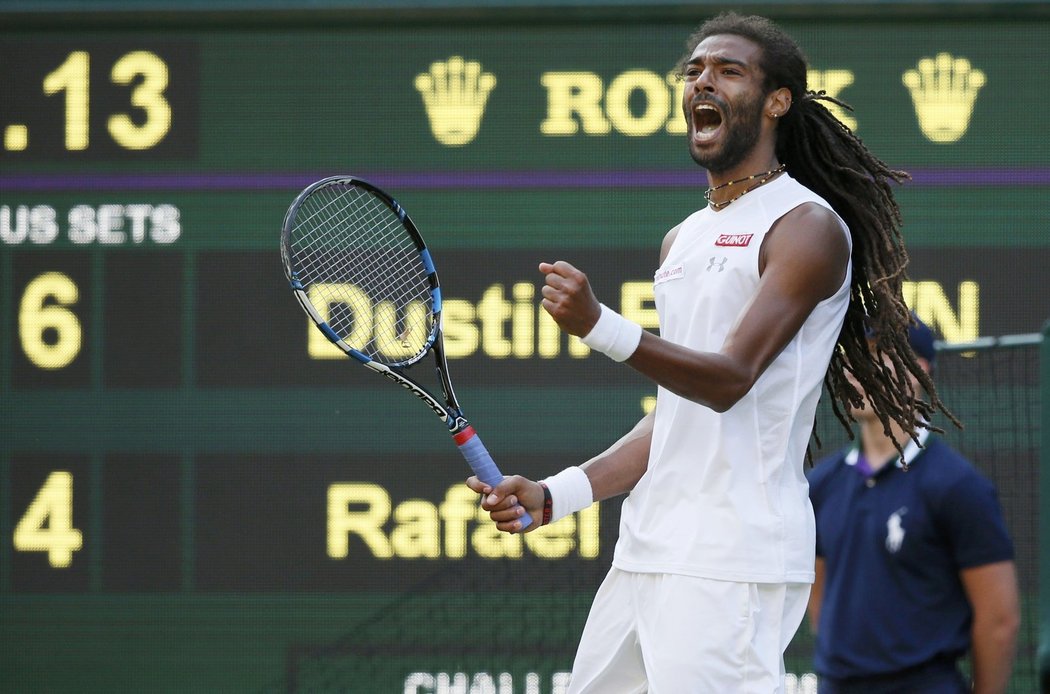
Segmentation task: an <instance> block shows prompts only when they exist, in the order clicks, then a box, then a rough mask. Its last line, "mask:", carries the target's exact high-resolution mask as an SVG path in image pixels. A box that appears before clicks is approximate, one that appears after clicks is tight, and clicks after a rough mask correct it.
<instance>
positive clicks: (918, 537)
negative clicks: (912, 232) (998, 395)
mask: <svg viewBox="0 0 1050 694" xmlns="http://www.w3.org/2000/svg"><path fill="white" fill-rule="evenodd" d="M915 320H916V324H915V325H913V326H912V327H911V328H910V330H909V338H910V340H909V341H910V343H911V346H912V349H914V350H915V352H916V354H917V355H918V356H919V357H920V358H919V360H918V361H919V364H920V365H921V366H922V368H924V369H926V370H927V371H928V372H930V371H932V368H933V365H934V361H935V357H936V351H935V349H934V338H933V333H932V332H931V331H930V329H929V328H928V327H927V326H926V325H925V324H923V323H922V322H921V321H918V319H917V318H915ZM872 344H873V349H874V342H873V343H872ZM873 354H874V352H873ZM873 358H874V356H873ZM884 361H885V362H886V363H887V366H888V368H892V365H890V363H889V360H888V359H887V360H884ZM911 380H912V385H913V387H916V386H917V383H916V381H915V379H914V378H912V379H911ZM858 388H859V385H858ZM853 417H854V418H855V419H856V421H857V422H858V424H859V425H860V437H859V445H857V446H855V447H853V448H850V449H847V450H845V451H841V452H839V453H838V454H835V455H833V456H830V457H829V458H827V459H825V460H823V461H821V462H820V463H819V464H818V465H817V466H816V467H815V468H814V469H813V471H812V473H811V474H810V499H811V501H812V503H813V510H814V513H815V515H816V523H817V559H816V582H815V583H814V585H813V590H812V593H811V596H810V603H809V618H810V623H811V625H812V626H813V628H814V629H815V630H816V655H815V658H814V665H815V669H816V671H817V674H818V676H819V679H820V685H819V692H820V693H821V694H852V693H853V692H864V694H889V693H890V692H893V693H895V694H896V693H900V694H910V693H913V692H914V693H915V694H955V693H956V692H975V693H978V694H990V693H992V692H1004V691H1005V690H1006V686H1007V683H1008V682H1009V679H1010V671H1011V668H1012V665H1013V658H1014V651H1015V646H1016V639H1017V630H1018V626H1019V624H1020V608H1019V599H1018V588H1017V575H1016V570H1015V567H1014V562H1013V544H1012V542H1011V540H1010V537H1009V535H1008V533H1007V530H1006V525H1005V523H1004V521H1003V517H1002V512H1001V509H1000V507H999V502H998V500H997V497H996V491H995V488H994V487H993V485H992V484H991V482H989V481H988V480H987V479H986V478H984V477H983V476H982V475H981V474H980V473H979V472H977V471H976V470H975V469H974V467H973V466H972V465H971V464H970V463H969V462H968V461H967V460H966V459H965V458H963V457H962V456H961V455H960V454H959V453H957V452H956V451H954V450H953V449H952V448H951V447H950V446H948V445H947V444H946V443H945V442H944V441H942V440H941V439H940V438H938V437H937V436H935V435H932V434H931V433H930V432H929V431H928V430H927V429H925V428H923V427H921V426H920V427H919V428H918V429H917V430H916V433H917V436H918V440H919V444H916V443H915V441H913V440H912V439H911V437H910V436H909V433H910V432H905V431H903V430H901V429H900V427H898V426H897V425H896V423H892V436H893V438H890V437H889V436H888V435H887V434H886V433H884V428H883V425H882V423H881V422H880V421H879V420H878V418H877V417H876V416H874V415H873V414H872V412H871V408H870V407H869V408H855V409H854V410H853ZM894 439H895V440H896V442H897V443H899V444H900V445H901V446H902V447H903V448H904V456H903V464H902V459H901V456H900V455H899V453H898V451H897V448H896V446H895V445H894ZM905 466H906V467H905ZM967 652H970V653H971V655H972V665H973V681H972V682H970V683H968V682H966V681H965V679H964V678H963V676H962V674H961V672H960V671H959V668H958V661H959V659H960V658H962V657H963V656H964V655H966V653H967Z"/></svg>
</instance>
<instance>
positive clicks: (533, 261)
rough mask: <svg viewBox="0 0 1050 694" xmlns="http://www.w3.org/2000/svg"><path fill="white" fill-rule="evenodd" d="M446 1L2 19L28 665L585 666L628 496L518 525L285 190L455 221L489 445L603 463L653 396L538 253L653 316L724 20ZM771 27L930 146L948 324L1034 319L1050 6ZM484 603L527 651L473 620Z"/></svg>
mask: <svg viewBox="0 0 1050 694" xmlns="http://www.w3.org/2000/svg"><path fill="white" fill-rule="evenodd" d="M430 16H432V17H433V15H430ZM450 18H451V19H449V20H448V21H443V20H441V19H440V18H437V19H433V21H426V22H422V21H414V22H413V21H409V22H401V21H400V20H401V19H405V17H403V16H395V17H394V18H393V19H391V20H390V21H389V22H383V21H380V20H377V19H376V18H375V17H374V16H370V18H369V20H368V21H367V22H363V21H358V20H359V17H357V15H354V14H352V13H350V14H347V15H346V16H341V15H338V14H334V15H333V14H325V15H323V16H321V15H318V17H317V18H312V17H311V15H310V14H309V13H306V14H305V15H299V16H298V17H297V18H296V19H295V21H294V22H292V21H279V20H278V19H274V21H272V22H265V21H252V23H251V24H244V25H240V24H238V23H236V22H235V21H232V20H225V21H221V22H214V21H210V22H208V23H205V22H204V21H203V20H201V21H200V22H199V23H198V22H197V21H196V20H194V19H192V17H190V18H186V17H182V18H181V19H180V20H179V21H171V18H170V17H167V16H162V15H159V14H158V15H151V14H148V13H147V14H142V15H134V14H130V15H129V14H126V13H125V14H123V15H121V16H120V17H119V18H114V19H113V21H112V22H110V21H108V20H107V19H106V18H105V17H104V16H99V15H96V16H94V17H93V21H92V22H89V23H85V25H84V26H77V25H76V24H74V23H71V22H62V23H59V24H57V25H56V26H55V27H44V26H41V25H40V24H25V25H22V24H19V23H13V24H9V25H5V26H3V27H0V679H2V680H3V681H4V682H5V685H6V683H10V685H11V687H12V691H38V690H39V691H43V690H47V691H87V690H92V691H263V690H270V689H273V690H295V691H298V690H302V691H328V690H331V691H362V692H373V691H396V692H401V691H404V692H439V691H441V692H445V691H448V692H451V691H463V692H466V691H471V692H474V691H477V692H481V691H500V692H505V691H506V692H509V691H514V692H519V691H528V692H536V693H538V692H555V691H562V689H563V688H564V684H565V681H566V679H565V678H566V676H565V671H566V670H567V669H568V667H569V665H570V663H571V656H572V651H573V648H574V646H575V639H576V638H577V636H578V633H579V628H580V626H581V623H582V622H581V620H582V615H583V614H584V613H585V610H586V607H587V605H588V602H589V599H590V597H591V594H592V592H593V590H594V587H595V586H596V585H597V582H598V581H600V578H601V576H602V575H603V574H604V571H605V570H606V568H607V567H608V562H609V557H610V554H611V551H612V543H613V542H614V540H615V535H616V524H617V518H618V511H617V507H618V504H616V503H606V504H602V505H600V506H596V507H595V508H593V509H592V510H590V511H588V512H585V513H582V514H578V515H577V516H575V517H570V518H569V519H566V521H564V522H563V523H562V524H560V525H558V526H553V527H551V528H548V529H546V530H548V531H549V532H546V533H543V534H540V533H536V534H532V535H529V536H528V537H527V538H526V539H525V540H524V541H523V540H522V539H521V538H507V537H499V536H497V535H496V534H495V533H493V532H492V531H491V529H490V528H488V527H487V525H486V524H485V523H484V522H482V521H480V520H479V516H478V511H477V508H476V502H475V499H473V498H472V496H471V494H470V493H469V492H467V491H466V489H465V487H464V486H463V485H462V480H463V478H464V477H465V476H466V475H467V474H468V473H467V468H466V467H465V466H464V465H463V461H462V459H461V458H460V457H459V454H458V453H457V452H456V451H455V449H454V448H453V446H452V445H451V443H450V442H449V441H448V436H447V434H446V433H444V432H443V431H441V428H440V427H439V426H438V424H437V421H436V420H435V418H434V417H433V415H431V414H428V412H427V410H426V409H425V408H424V407H421V406H420V405H419V404H417V403H416V402H415V401H414V400H413V399H412V398H410V397H408V396H407V395H405V394H404V393H401V392H400V391H399V390H398V389H396V388H393V387H391V386H390V384H388V383H387V382H386V381H384V380H383V379H378V378H375V377H374V376H373V375H370V374H368V373H367V372H365V371H364V370H362V369H359V368H357V367H355V366H353V365H351V364H350V363H349V362H347V361H346V360H345V358H343V357H342V356H341V355H340V354H339V353H338V352H334V351H333V348H332V347H331V345H329V344H327V342H326V341H325V340H324V338H323V337H322V336H321V335H320V334H319V333H317V331H316V330H314V329H313V328H311V327H310V326H309V325H308V323H307V320H306V318H305V317H304V316H303V315H302V313H301V310H300V309H299V308H298V306H297V305H296V302H295V301H294V299H293V297H292V296H291V294H290V292H289V291H288V288H287V286H286V284H285V281H284V278H283V273H282V270H281V265H280V259H279V254H278V237H279V229H280V223H281V219H282V217H283V215H284V212H285V210H286V209H287V206H288V205H289V203H290V202H291V200H292V199H293V198H294V196H295V194H296V193H297V192H298V191H299V190H300V189H301V188H303V187H304V186H305V185H307V184H308V183H311V182H313V181H314V180H317V179H319V178H321V177H324V176H327V175H331V174H337V173H345V174H355V175H358V176H360V177H363V178H366V179H369V180H371V181H373V182H375V183H377V184H379V185H381V186H383V187H385V188H386V189H388V190H390V191H391V192H392V193H393V194H394V195H395V197H397V198H398V200H399V202H401V203H402V204H403V205H404V206H405V207H406V208H407V209H408V210H409V211H410V212H411V214H412V216H413V218H414V219H415V220H416V221H417V222H418V224H419V225H420V227H421V228H422V231H423V234H424V236H425V237H426V238H427V240H428V242H429V244H430V246H431V247H432V249H433V253H434V255H435V257H436V262H437V265H438V267H439V268H440V270H441V272H442V280H443V287H444V291H445V297H446V299H445V314H446V315H445V329H446V334H447V342H448V345H447V346H448V352H449V359H450V368H451V369H452V372H453V374H454V377H455V379H456V384H457V389H458V392H459V395H460V398H461V400H462V402H463V403H464V406H465V409H466V411H467V414H468V416H470V417H471V419H472V420H473V421H474V423H475V424H476V425H477V427H478V429H479V431H481V432H482V435H483V436H484V438H485V440H486V443H487V445H488V447H489V449H490V450H491V451H492V453H493V454H494V456H495V458H496V460H497V462H499V464H500V465H501V467H502V469H503V470H504V471H506V472H508V473H516V472H520V473H522V474H527V475H538V476H542V475H546V474H549V473H551V472H553V471H556V470H558V469H560V468H561V467H563V466H564V465H566V464H570V463H578V462H581V461H582V460H585V459H586V458H588V457H590V456H591V455H594V454H595V453H597V452H599V451H601V450H602V449H603V448H604V446H605V445H607V444H608V443H610V442H611V441H612V440H614V439H616V438H618V437H619V436H620V435H622V434H623V433H624V432H625V431H626V430H627V429H629V428H630V426H631V425H632V424H633V423H634V422H635V421H636V420H637V419H638V418H639V417H640V416H641V415H642V414H643V412H644V411H645V410H646V408H647V407H649V406H651V398H652V396H653V395H654V392H655V391H654V388H653V387H652V386H651V385H650V384H648V383H647V382H646V381H645V380H644V379H642V378H640V377H639V376H637V375H635V374H634V373H633V372H631V371H630V370H629V369H625V368H623V367H620V366H618V365H615V364H613V363H612V362H610V361H609V360H607V359H604V358H601V357H592V356H590V355H589V354H588V353H587V350H586V348H584V347H583V346H582V345H581V344H580V343H579V342H578V341H576V340H568V339H566V338H565V337H564V336H561V335H559V333H558V332H557V330H556V329H555V328H554V326H553V323H552V322H551V321H550V320H549V319H548V318H546V317H545V316H544V315H543V314H542V311H540V310H538V291H539V287H540V283H541V276H540V275H539V273H538V272H537V270H536V265H537V263H538V262H540V261H552V260H556V259H565V260H569V261H570V262H573V263H574V264H576V265H577V266H579V267H581V268H582V269H584V270H585V271H586V272H587V273H588V275H589V276H590V278H591V280H592V283H593V284H594V286H595V289H596V292H597V294H598V295H599V297H600V298H601V299H602V300H603V301H605V302H606V303H608V304H610V305H612V306H614V307H616V308H618V309H619V310H621V312H623V313H624V314H625V315H628V316H629V317H631V318H632V319H634V320H636V321H638V322H640V323H642V324H643V325H645V326H646V327H649V328H656V319H655V310H654V306H653V303H652V273H653V271H654V270H655V268H656V257H657V249H658V246H659V242H660V240H661V238H662V236H663V234H664V233H665V232H666V231H667V229H669V228H671V227H672V226H674V225H675V224H677V223H678V222H679V221H681V219H683V218H684V217H685V216H687V215H688V214H690V213H691V212H692V211H694V210H695V209H697V208H698V207H699V206H701V205H702V204H703V197H702V192H703V189H704V187H705V177H704V172H703V171H702V170H700V169H698V168H696V166H695V165H694V164H693V163H692V161H691V160H690V158H689V156H688V153H687V150H686V146H685V142H684V123H683V121H682V118H681V117H680V115H679V114H680V89H681V88H680V84H679V83H678V82H677V81H676V79H675V77H674V75H673V74H672V73H673V65H674V63H675V62H676V60H677V58H678V57H679V54H680V52H681V51H682V49H683V46H684V41H685V38H686V37H687V36H688V34H689V32H690V31H691V29H692V28H693V27H694V25H695V24H696V23H698V22H699V21H700V20H701V19H702V18H703V16H702V15H701V14H698V15H697V17H696V18H695V19H696V21H695V22H693V21H692V20H685V21H683V19H682V17H681V15H680V14H678V15H675V16H672V17H666V16H662V15H660V16H653V17H651V18H648V17H645V16H644V15H643V16H642V17H641V18H639V17H638V16H632V17H631V18H630V19H629V21H628V20H626V19H624V20H617V19H616V18H615V17H613V16H604V15H603V16H602V17H601V18H600V19H599V20H597V21H589V20H587V19H585V18H582V17H580V16H578V15H571V16H569V17H568V18H559V15H557V13H556V12H555V11H554V10H551V11H550V12H549V13H547V14H544V13H538V14H537V15H536V16H535V17H532V18H529V16H528V15H522V14H521V13H518V14H513V15H508V16H507V17H501V16H500V14H499V13H498V12H495V11H492V12H489V13H477V14H471V15H460V14H453V15H450ZM285 19H287V18H285ZM453 20H454V21H453ZM783 25H784V26H785V27H786V28H787V29H788V30H789V31H790V32H791V33H792V34H793V35H794V36H796V37H797V38H798V39H799V41H800V43H801V45H802V46H803V47H804V48H805V49H806V51H807V53H808V55H809V58H810V61H811V64H812V65H811V67H812V69H811V73H810V83H811V87H813V88H815V89H824V90H826V91H827V92H828V93H829V94H831V95H833V96H836V97H837V98H840V99H842V100H844V101H846V102H848V103H850V104H851V105H852V106H853V107H854V108H855V111H853V112H845V111H840V115H841V117H842V118H843V120H844V121H845V122H846V123H847V124H848V125H850V127H852V128H853V129H854V130H855V131H856V132H857V133H858V135H859V136H860V137H861V138H862V139H863V140H864V141H865V143H866V144H867V145H868V146H869V147H870V148H871V149H872V150H873V151H875V152H876V153H877V154H879V155H880V156H881V157H882V158H883V159H884V160H886V161H887V162H888V163H889V164H890V165H891V166H893V167H895V168H903V169H906V170H908V171H910V172H911V173H912V176H913V180H912V181H911V182H909V183H908V184H906V185H904V186H903V187H902V188H901V189H900V191H899V199H900V201H901V204H902V207H903V210H904V216H905V236H906V239H907V241H908V243H909V249H910V252H911V257H912V262H911V266H910V268H909V281H908V283H907V286H906V292H907V298H908V300H909V302H910V304H911V305H912V307H913V308H914V309H915V310H916V311H917V312H918V313H919V314H920V315H921V316H922V317H923V318H925V319H926V320H927V321H928V322H930V323H931V324H933V325H934V326H935V327H936V328H937V329H938V330H939V331H940V332H941V333H942V334H943V336H944V337H945V338H946V339H947V340H949V341H967V340H970V339H973V338H976V337H978V336H983V335H999V334H1006V333H1018V332H1033V331H1035V330H1037V329H1038V328H1039V327H1040V326H1041V324H1042V323H1043V321H1044V320H1045V319H1046V318H1047V317H1048V316H1050V292H1048V291H1047V289H1046V285H1045V277H1046V273H1047V270H1046V268H1048V267H1050V233H1048V224H1050V220H1048V217H1047V211H1046V209H1047V208H1046V201H1047V191H1048V188H1050V138H1047V136H1046V135H1047V128H1046V116H1045V112H1046V107H1047V102H1046V94H1047V93H1048V91H1050V78H1048V76H1047V73H1046V71H1045V70H1043V69H1041V68H1040V67H1039V66H1041V65H1043V64H1044V63H1045V62H1046V59H1048V58H1050V49H1048V48H1047V46H1050V23H1047V22H1046V21H1032V20H1031V19H1027V20H1024V21H1015V20H1012V19H1010V18H1009V17H1003V16H998V15H997V16H992V17H990V18H986V19H985V20H984V21H980V22H975V21H946V20H945V19H943V18H939V19H937V21H933V20H924V19H921V18H915V19H909V18H908V17H903V18H890V17H880V16H877V15H874V14H873V15H871V16H868V17H865V18H855V19H853V20H850V21H847V20H845V19H836V18H821V17H819V16H814V17H810V18H808V19H806V20H805V21H802V20H801V19H785V20H784V21H783ZM421 368H425V367H421ZM426 376H427V375H426V374H423V378H424V379H425V378H426ZM537 605H542V607H541V608H539V610H540V611H541V612H542V614H538V613H537V612H536V610H537V609H538V608H537ZM496 606H499V607H500V608H504V609H508V610H511V613H510V615H512V617H510V618H517V619H519V621H520V624H521V629H522V632H521V633H522V638H524V639H526V642H527V643H528V644H529V647H528V648H526V649H524V650H520V651H519V650H517V649H516V648H514V647H513V646H514V644H502V643H497V641H498V640H499V639H498V637H497V636H496V635H498V634H500V632H499V631H493V625H492V624H489V625H487V627H486V628H487V629H489V631H483V630H482V631H479V624H478V623H479V622H482V623H484V622H485V621H486V620H488V619H489V618H488V617H487V616H486V615H487V614H493V613H494V612H493V611H494V608H495V607H496ZM494 614H495V615H496V616H494V617H492V618H491V619H492V620H495V621H503V622H505V621H506V620H507V619H508V618H509V617H508V614H507V613H503V612H495V613H494ZM519 615H520V616H519ZM563 617H564V618H563ZM806 667H808V664H807V663H806V662H805V661H801V662H799V663H796V664H795V667H794V669H795V670H796V672H797V673H798V678H799V679H798V682H799V685H798V686H799V687H800V689H799V691H803V690H804V687H803V683H804V681H808V680H805V678H802V677H801V674H802V672H804V670H805V668H806ZM490 685H491V686H490Z"/></svg>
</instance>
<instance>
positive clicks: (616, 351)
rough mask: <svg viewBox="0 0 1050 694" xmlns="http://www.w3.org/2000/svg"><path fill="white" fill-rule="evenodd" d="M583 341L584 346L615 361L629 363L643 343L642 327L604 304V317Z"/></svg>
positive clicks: (599, 319) (601, 317)
mask: <svg viewBox="0 0 1050 694" xmlns="http://www.w3.org/2000/svg"><path fill="white" fill-rule="evenodd" d="M581 339H582V340H583V344H585V345H587V346H588V347H590V348H591V349H593V350H596V351H598V352H601V353H602V354H604V355H605V356H607V357H609V358H610V359H612V360H613V361H627V359H628V358H630V356H631V355H632V354H634V351H635V350H636V349H638V343H639V342H641V341H642V326H640V325H638V324H637V323H634V322H632V321H629V320H627V319H626V318H624V317H623V316H621V315H620V314H619V313H617V312H616V311H613V310H612V309H611V308H609V307H608V306H606V305H605V304H602V315H601V316H600V317H599V318H598V322H597V323H595V324H594V327H593V328H591V331H590V332H589V333H587V335H586V336H585V337H583V338H581Z"/></svg>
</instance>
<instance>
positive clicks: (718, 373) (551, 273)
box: [540, 203, 849, 412]
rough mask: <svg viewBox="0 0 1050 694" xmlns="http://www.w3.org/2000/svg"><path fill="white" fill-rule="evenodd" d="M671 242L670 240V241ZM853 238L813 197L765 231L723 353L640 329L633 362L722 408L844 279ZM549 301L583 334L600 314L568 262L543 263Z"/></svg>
mask: <svg viewBox="0 0 1050 694" xmlns="http://www.w3.org/2000/svg"><path fill="white" fill-rule="evenodd" d="M665 245H667V244H666V243H665ZM848 259H849V243H848V241H847V239H846V236H845V234H844V232H843V230H842V227H841V226H840V225H839V223H838V220H837V218H836V217H835V215H834V214H833V213H832V212H831V211H829V210H827V209H826V208H824V207H821V206H819V205H816V204H812V203H808V204H804V205H800V206H799V207H797V208H795V209H794V210H792V211H791V212H789V213H787V214H786V215H784V216H783V217H782V218H781V219H780V220H778V221H777V223H776V224H775V225H774V226H773V229H772V230H771V231H770V232H769V233H768V234H767V235H766V239H765V241H764V242H763V245H762V249H761V253H760V260H759V263H760V264H759V272H760V274H761V279H760V280H759V285H758V290H757V292H756V294H755V296H754V298H753V299H752V300H751V302H750V304H749V305H748V306H747V308H746V309H745V310H744V312H743V314H742V315H741V316H740V319H739V320H738V322H737V324H736V325H735V326H733V328H732V329H731V330H730V332H729V334H728V336H727V338H726V341H725V343H724V344H723V346H722V348H721V350H719V351H718V352H698V351H695V350H691V349H689V348H687V347H683V346H681V345H676V344H673V343H671V342H668V341H666V340H663V339H661V338H659V337H657V336H656V335H654V334H652V333H648V332H645V333H643V334H642V338H641V342H640V343H639V344H638V348H637V349H636V350H635V351H634V353H633V354H632V355H631V356H630V358H629V359H628V361H627V363H628V364H630V366H632V367H633V368H634V369H636V370H638V371H639V372H641V373H643V374H645V375H646V376H648V377H649V378H650V379H652V380H653V381H655V382H656V383H658V384H659V385H661V386H663V387H664V388H667V389H668V390H670V391H672V392H674V393H676V394H678V395H680V396H682V397H684V398H687V399H689V400H693V401H694V402H698V403H701V404H703V405H706V406H708V407H710V408H712V409H714V410H716V411H719V412H723V411H725V410H727V409H729V408H730V407H732V406H733V405H734V404H735V403H736V402H737V401H738V400H740V398H742V397H743V396H744V395H746V394H747V392H748V391H749V390H750V389H751V387H752V386H753V385H754V383H755V381H757V380H758V378H759V376H761V375H762V373H763V372H764V371H765V370H766V368H767V367H768V366H769V364H770V363H771V362H772V361H773V359H774V358H775V357H776V356H777V354H779V353H780V351H781V350H783V349H784V347H785V346H786V345H787V344H788V343H789V342H790V341H791V339H792V338H793V337H794V336H795V334H796V333H797V332H798V331H799V329H800V328H801V327H802V324H803V323H804V322H805V320H806V318H808V317H809V314H810V313H811V312H812V311H813V308H814V307H815V306H816V305H817V304H818V303H820V302H821V301H823V300H824V299H826V298H828V297H830V296H831V295H833V294H834V293H835V292H836V291H837V290H838V288H839V287H840V286H841V285H842V281H843V279H844V278H845V272H846V265H847V262H848ZM540 271H541V272H544V273H545V274H546V275H547V283H546V286H544V288H543V306H544V308H545V309H546V310H547V311H548V313H550V314H551V316H552V317H553V318H554V320H555V321H556V322H557V323H558V325H560V326H561V328H562V329H563V330H565V331H566V332H568V333H571V334H573V335H578V336H581V337H582V336H585V335H587V334H588V333H589V332H590V331H591V330H592V329H593V328H594V326H595V324H596V323H597V321H598V317H599V316H600V315H601V306H600V304H599V303H598V300H597V299H596V298H595V297H594V294H593V293H592V292H591V289H590V283H589V282H588V280H587V277H586V275H584V273H582V272H581V271H579V270H577V269H576V268H574V267H573V266H571V265H569V264H568V263H565V262H557V263H553V264H550V263H543V264H541V265H540Z"/></svg>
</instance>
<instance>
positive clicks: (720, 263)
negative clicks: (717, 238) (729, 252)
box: [707, 256, 729, 272]
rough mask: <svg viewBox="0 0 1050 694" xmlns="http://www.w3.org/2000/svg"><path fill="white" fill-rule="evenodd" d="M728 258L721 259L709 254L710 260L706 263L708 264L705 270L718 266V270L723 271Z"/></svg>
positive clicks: (709, 270)
mask: <svg viewBox="0 0 1050 694" xmlns="http://www.w3.org/2000/svg"><path fill="white" fill-rule="evenodd" d="M728 260H729V258H725V257H723V258H722V259H721V260H719V259H718V258H716V257H715V256H711V262H710V263H708V265H707V271H708V272H711V271H712V270H714V269H715V268H716V267H717V268H718V271H719V272H722V271H724V270H725V269H726V261H728Z"/></svg>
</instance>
